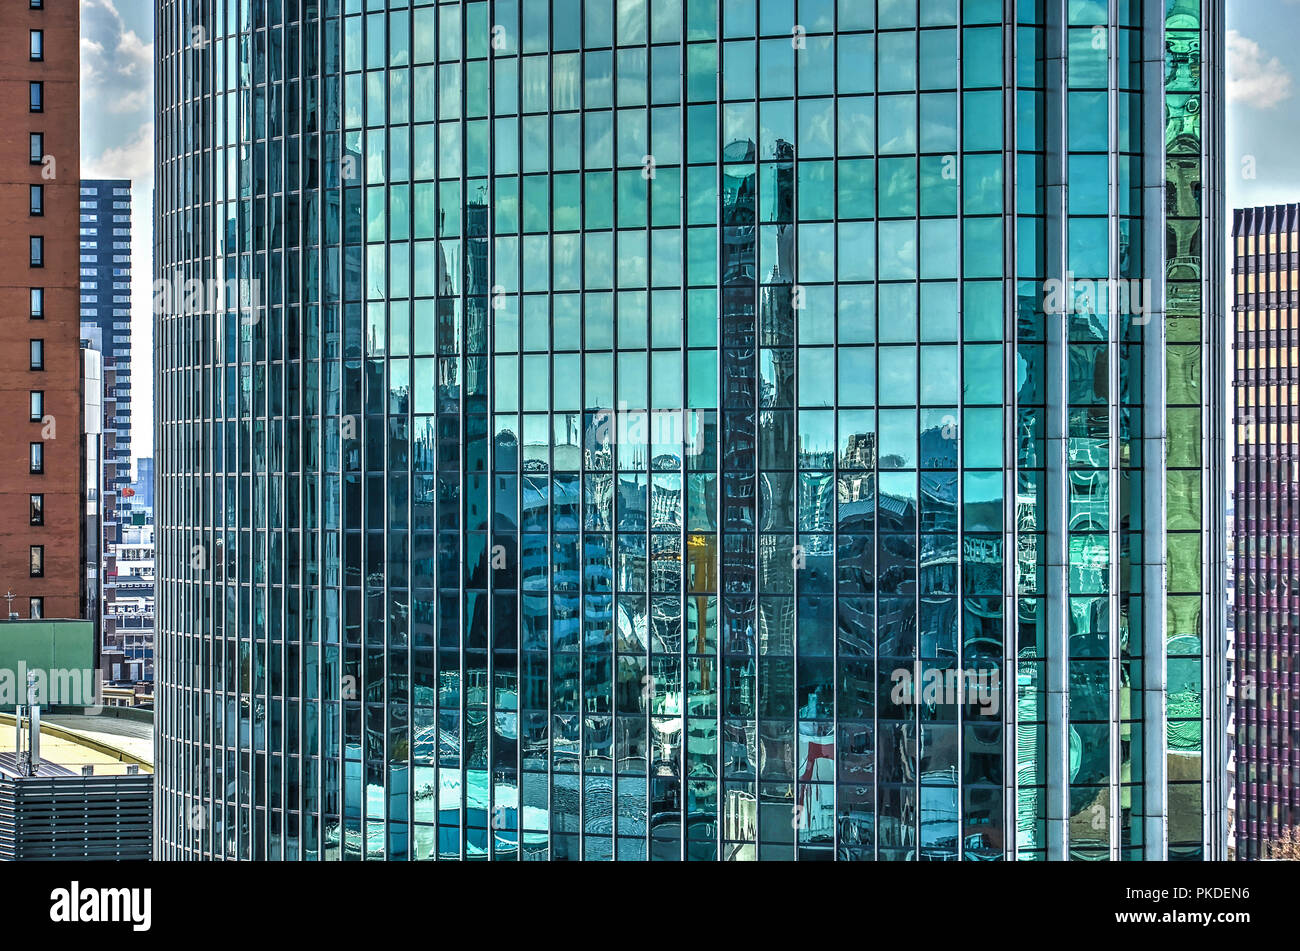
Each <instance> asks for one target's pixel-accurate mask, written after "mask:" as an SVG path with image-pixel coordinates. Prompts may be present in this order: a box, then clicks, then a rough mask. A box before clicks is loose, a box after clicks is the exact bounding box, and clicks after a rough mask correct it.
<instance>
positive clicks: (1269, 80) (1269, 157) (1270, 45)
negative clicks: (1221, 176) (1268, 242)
mask: <svg viewBox="0 0 1300 951" xmlns="http://www.w3.org/2000/svg"><path fill="white" fill-rule="evenodd" d="M1297 33H1300V0H1228V36H1227V46H1228V141H1227V151H1228V154H1227V157H1226V170H1227V188H1228V207H1229V208H1241V207H1246V206H1249V205H1272V204H1281V203H1284V202H1292V201H1300V121H1297V120H1298V119H1300V116H1297V109H1298V108H1300V98H1297V97H1298V96H1300V89H1297V88H1296V77H1297V76H1300V44H1298V43H1297V41H1296V37H1297ZM1252 176H1253V177H1252ZM1228 225H1231V221H1229V222H1228Z"/></svg>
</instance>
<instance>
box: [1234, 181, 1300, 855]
mask: <svg viewBox="0 0 1300 951" xmlns="http://www.w3.org/2000/svg"><path fill="white" fill-rule="evenodd" d="M1232 241H1233V249H1232V253H1233V276H1234V292H1233V308H1232V309H1233V331H1234V332H1233V368H1234V369H1233V387H1232V394H1233V404H1234V406H1233V408H1234V413H1235V418H1234V422H1235V424H1236V426H1235V428H1236V444H1235V447H1234V455H1233V468H1234V470H1235V471H1234V475H1235V512H1234V516H1235V517H1234V522H1233V529H1234V539H1233V540H1234V564H1233V567H1234V572H1233V580H1234V603H1233V609H1234V610H1233V614H1234V617H1233V621H1234V625H1233V626H1234V630H1233V651H1232V655H1231V660H1232V663H1233V676H1232V678H1231V682H1232V688H1233V689H1232V715H1233V723H1232V726H1233V740H1234V749H1233V757H1232V761H1231V765H1232V776H1233V779H1234V786H1235V793H1236V796H1235V802H1234V803H1233V805H1234V810H1233V823H1234V828H1233V831H1234V833H1235V838H1236V842H1235V845H1236V856H1237V858H1241V859H1257V858H1263V857H1266V855H1267V851H1268V846H1269V845H1270V844H1271V843H1273V842H1276V841H1277V840H1278V839H1280V838H1281V837H1282V836H1283V834H1285V833H1286V831H1287V830H1288V829H1294V828H1295V827H1296V826H1297V825H1300V783H1298V782H1297V777H1296V776H1295V775H1294V773H1293V771H1292V769H1291V768H1290V766H1289V764H1290V763H1291V762H1292V760H1293V759H1294V758H1295V756H1296V754H1297V751H1300V735H1297V733H1296V727H1295V724H1294V711H1295V710H1296V706H1295V703H1296V699H1297V696H1298V694H1297V686H1296V683H1295V677H1296V670H1295V664H1294V660H1293V657H1294V655H1295V653H1296V652H1297V650H1300V603H1297V601H1296V594H1297V593H1300V577H1297V569H1296V563H1295V560H1294V557H1293V555H1292V552H1291V547H1292V545H1293V544H1294V541H1293V540H1294V539H1295V537H1296V534H1297V531H1298V530H1300V526H1298V525H1297V517H1296V509H1295V506H1296V498H1297V494H1300V402H1298V401H1297V399H1296V385H1297V382H1300V380H1298V379H1297V376H1298V374H1300V360H1297V356H1296V354H1297V349H1296V333H1297V331H1298V330H1300V324H1298V323H1297V320H1296V305H1297V290H1300V288H1297V285H1296V276H1295V274H1296V271H1295V269H1296V266H1297V260H1298V259H1300V205H1297V204H1289V205H1272V206H1268V207H1260V208H1239V209H1237V210H1236V211H1235V212H1234V214H1233V225H1232Z"/></svg>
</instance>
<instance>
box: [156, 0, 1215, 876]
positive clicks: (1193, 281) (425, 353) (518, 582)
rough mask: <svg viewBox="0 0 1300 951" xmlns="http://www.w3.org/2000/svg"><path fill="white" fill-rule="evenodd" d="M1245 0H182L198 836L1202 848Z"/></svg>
mask: <svg viewBox="0 0 1300 951" xmlns="http://www.w3.org/2000/svg"><path fill="white" fill-rule="evenodd" d="M1221 8H1222V2H1221V0H1203V2H1189V3H1185V2H1181V0H1167V2H1162V0H1109V2H1105V0H919V3H918V2H917V0H799V2H798V3H797V4H796V3H795V2H794V0H758V2H754V0H746V2H741V0H653V2H649V0H492V2H486V0H477V2H443V3H435V2H431V0H430V2H421V0H212V2H210V3H206V4H202V5H195V4H191V3H185V2H179V0H162V2H161V3H160V4H159V8H158V9H159V12H158V23H157V38H158V42H157V56H158V72H157V76H158V79H157V82H158V90H157V102H158V103H159V113H158V129H159V140H158V141H159V144H158V149H159V154H158V192H157V194H158V207H157V215H158V218H157V228H158V255H157V264H156V267H157V268H158V275H157V276H158V277H160V278H163V279H164V280H168V281H170V282H172V285H173V286H174V287H176V288H177V289H178V290H180V289H181V288H182V287H184V288H185V289H186V293H177V294H175V295H174V298H173V299H172V300H171V301H170V302H169V304H170V306H166V307H163V308H162V311H163V312H162V313H161V314H160V315H159V318H158V333H157V340H158V346H159V349H158V380H157V386H156V391H157V393H158V394H159V423H158V434H157V440H156V444H157V446H158V447H159V448H158V453H157V461H158V486H159V493H160V494H159V498H158V518H157V521H158V539H159V550H158V579H159V592H158V639H159V645H158V654H159V659H158V665H159V666H158V671H159V673H158V680H159V684H158V709H159V713H158V717H159V719H158V736H159V741H158V742H159V750H158V776H159V782H158V789H159V796H160V803H159V812H158V824H159V829H160V832H161V843H160V846H159V854H160V857H162V858H183V857H189V858H201V857H212V858H256V859H260V858H285V859H345V860H357V859H363V858H364V859H392V860H416V859H420V860H423V859H435V858H443V859H487V858H492V859H519V858H522V859H548V858H549V859H654V860H675V859H688V860H691V859H694V860H750V859H796V858H797V859H800V860H823V859H860V860H870V859H882V860H889V859H896V860H905V859H945V860H990V859H992V860H996V859H1015V858H1019V859H1045V858H1066V857H1072V858H1078V859H1137V858H1165V857H1179V856H1181V857H1201V856H1205V857H1212V856H1214V855H1216V854H1217V852H1218V850H1219V848H1220V845H1219V843H1220V840H1221V837H1220V834H1219V832H1218V831H1217V830H1216V829H1214V828H1212V827H1211V826H1212V824H1211V823H1210V822H1209V821H1208V820H1207V819H1206V815H1207V810H1208V809H1209V808H1210V805H1209V804H1210V802H1211V798H1210V797H1214V796H1218V795H1219V789H1220V787H1221V781H1220V778H1219V772H1220V771H1221V769H1222V762H1221V760H1220V759H1219V758H1218V756H1217V751H1212V750H1210V749H1208V748H1205V749H1203V746H1202V737H1217V734H1216V732H1215V730H1213V729H1207V728H1206V723H1207V722H1208V723H1211V724H1217V723H1219V722H1220V721H1219V719H1218V716H1219V714H1218V713H1217V712H1216V711H1218V710H1219V709H1220V707H1221V705H1222V676H1221V674H1220V673H1216V671H1218V670H1219V667H1220V666H1221V654H1222V651H1221V648H1220V645H1219V643H1218V639H1216V638H1217V635H1216V634H1215V633H1214V632H1215V631H1217V630H1219V628H1218V627H1216V626H1215V625H1216V623H1217V624H1219V625H1221V623H1222V614H1223V605H1222V600H1223V598H1222V581H1221V580H1219V579H1221V573H1216V572H1215V570H1214V565H1215V558H1216V557H1217V558H1218V560H1219V563H1220V564H1221V562H1222V538H1221V535H1222V527H1221V526H1222V524H1223V519H1222V514H1221V508H1222V503H1221V502H1220V501H1217V500H1218V499H1221V498H1222V494H1221V493H1220V494H1213V493H1212V492H1211V491H1210V487H1211V485H1212V483H1211V481H1210V480H1211V478H1212V477H1211V475H1210V470H1209V468H1208V467H1209V460H1210V459H1212V458H1215V457H1214V456H1213V454H1212V451H1211V450H1210V448H1208V447H1210V446H1211V445H1212V444H1213V442H1214V440H1216V439H1217V440H1218V441H1219V445H1220V446H1221V445H1222V431H1221V427H1222V423H1221V421H1220V420H1219V417H1218V410H1219V407H1218V405H1217V400H1215V399H1211V398H1210V394H1212V393H1214V392H1216V391H1215V390H1214V389H1213V387H1212V386H1211V385H1210V382H1211V381H1212V379H1214V377H1213V374H1214V373H1215V372H1217V373H1218V375H1219V377H1221V376H1222V371H1221V370H1218V371H1215V370H1214V367H1213V364H1214V360H1213V359H1211V356H1210V351H1211V350H1212V349H1213V348H1214V347H1215V346H1221V345H1222V342H1221V331H1220V330H1219V329H1218V324H1219V323H1221V320H1216V319H1214V318H1213V315H1214V314H1218V311H1217V307H1218V306H1220V305H1218V304H1215V303H1213V302H1214V301H1217V300H1219V298H1221V296H1222V295H1221V294H1219V293H1218V290H1219V285H1218V283H1217V281H1215V280H1213V279H1212V275H1213V274H1215V273H1216V271H1215V269H1214V268H1213V267H1212V266H1211V264H1212V263H1213V255H1214V254H1216V253H1219V252H1217V251H1216V250H1215V249H1216V241H1217V240H1218V239H1217V237H1216V236H1217V235H1218V234H1219V232H1220V231H1221V230H1222V229H1221V228H1220V227H1219V224H1220V221H1221V208H1220V206H1221V194H1222V188H1221V186H1220V185H1218V184H1216V183H1217V182H1219V181H1220V179H1221V175H1222V169H1221V159H1220V157H1219V156H1218V152H1220V151H1221V144H1220V142H1219V135H1220V132H1219V129H1220V128H1221V122H1220V121H1219V120H1218V118H1217V117H1216V116H1214V115H1213V114H1209V115H1207V114H1206V113H1203V112H1201V110H1200V109H1199V108H1197V107H1198V106H1199V105H1200V102H1201V98H1202V97H1204V98H1205V101H1206V102H1207V103H1209V102H1212V101H1215V100H1214V98H1213V89H1214V86H1215V84H1221V82H1222V64H1221V56H1220V55H1218V51H1219V50H1220V49H1221V47H1222V37H1223V31H1222V22H1223V20H1222V9H1221ZM1203 50H1204V51H1209V52H1210V55H1209V56H1206V57H1203V56H1202V51H1203ZM1220 98H1221V97H1220ZM1202 182H1204V183H1205V185H1206V186H1207V187H1203V186H1202ZM1202 235H1204V236H1205V238H1204V240H1203V239H1202ZM1203 264H1204V266H1202V265H1203ZM189 282H197V284H193V285H192V284H191V283H189ZM212 285H217V286H221V287H224V288H225V289H226V292H225V294H224V296H222V295H219V294H218V295H213V294H210V293H201V292H199V291H196V292H195V293H194V294H190V293H188V289H189V288H191V287H195V288H200V289H201V288H206V287H210V286H212ZM214 298H215V299H214ZM1166 314H1168V319H1166ZM1175 316H1176V319H1175ZM1218 316H1219V317H1221V314H1218ZM1166 454H1168V456H1166ZM1166 458H1167V461H1166ZM1216 539H1217V541H1216ZM1216 544H1217V545H1218V548H1217V549H1216V547H1215V546H1216ZM1166 577H1168V582H1166ZM1216 618H1217V621H1216ZM1218 732H1219V733H1221V732H1222V730H1219V731H1218ZM1214 741H1215V742H1217V739H1215V740H1214Z"/></svg>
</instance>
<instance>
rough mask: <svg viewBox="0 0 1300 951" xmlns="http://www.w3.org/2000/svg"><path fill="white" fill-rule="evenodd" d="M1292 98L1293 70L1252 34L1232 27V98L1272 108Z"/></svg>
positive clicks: (1229, 68)
mask: <svg viewBox="0 0 1300 951" xmlns="http://www.w3.org/2000/svg"><path fill="white" fill-rule="evenodd" d="M1290 98H1291V74H1290V73H1289V72H1287V69H1286V67H1285V66H1283V65H1282V61H1281V60H1279V59H1278V58H1277V57H1276V56H1269V55H1268V53H1266V52H1265V51H1264V49H1263V48H1262V47H1261V46H1260V45H1259V44H1258V43H1256V42H1255V41H1254V40H1252V39H1250V38H1249V37H1246V36H1242V35H1241V34H1240V33H1238V32H1237V31H1236V30H1229V31H1228V101H1229V102H1240V103H1242V104H1244V105H1247V106H1252V107H1254V108H1256V109H1272V108H1273V107H1274V106H1276V105H1278V104H1279V103H1281V102H1284V101H1285V100H1287V99H1290Z"/></svg>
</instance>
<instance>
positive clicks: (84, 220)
mask: <svg viewBox="0 0 1300 951" xmlns="http://www.w3.org/2000/svg"><path fill="white" fill-rule="evenodd" d="M81 323H82V324H83V327H97V328H98V329H99V336H98V340H99V343H100V350H101V352H102V353H103V355H104V361H105V364H106V365H107V366H109V367H112V368H113V370H114V373H115V382H114V383H113V387H112V392H111V393H108V394H106V396H107V398H108V401H109V402H110V404H111V405H112V406H113V414H112V421H111V423H110V424H109V426H108V427H107V429H108V430H109V434H110V437H111V438H110V439H109V440H108V443H107V445H108V446H109V451H108V453H107V454H106V456H105V459H104V465H105V466H106V467H107V478H106V484H105V488H106V491H107V492H108V493H110V494H112V495H114V496H116V495H117V493H119V492H120V491H121V489H122V487H123V486H125V485H127V484H129V483H130V481H131V351H132V347H131V182H130V181H128V180H125V179H121V180H118V179H113V180H95V179H86V180H83V181H82V183H81ZM83 333H85V330H84V329H83ZM106 541H107V542H109V543H112V542H115V541H117V538H116V537H115V536H114V535H113V534H112V533H110V536H109V537H108V538H107V539H106Z"/></svg>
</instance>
